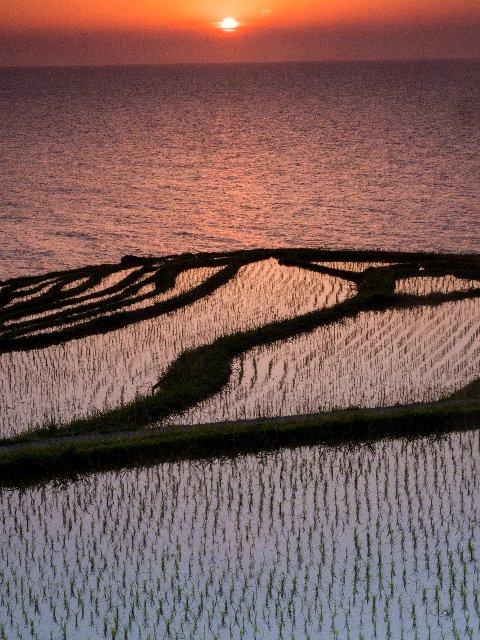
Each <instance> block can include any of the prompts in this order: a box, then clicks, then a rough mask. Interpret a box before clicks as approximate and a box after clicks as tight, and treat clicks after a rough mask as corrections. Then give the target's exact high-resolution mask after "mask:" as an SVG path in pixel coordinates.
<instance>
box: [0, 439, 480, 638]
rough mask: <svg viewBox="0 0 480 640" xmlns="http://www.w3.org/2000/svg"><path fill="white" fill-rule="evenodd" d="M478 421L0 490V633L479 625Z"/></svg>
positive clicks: (420, 631)
mask: <svg viewBox="0 0 480 640" xmlns="http://www.w3.org/2000/svg"><path fill="white" fill-rule="evenodd" d="M479 453H480V435H479V431H471V432H466V433H462V434H455V433H454V434H451V435H449V436H448V437H446V438H443V439H440V440H431V439H417V440H413V441H403V440H393V441H382V442H378V443H376V444H373V445H371V446H370V447H364V446H358V447H345V446H343V447H338V448H326V447H313V448H299V449H295V450H281V451H278V452H276V453H271V454H268V455H259V456H253V455H249V456H241V457H237V458H235V459H231V460H227V459H222V460H216V459H213V460H202V461H187V462H182V463H171V464H162V465H159V466H155V467H151V468H148V469H137V470H131V471H122V472H115V473H114V472H109V473H101V474H95V475H91V476H86V477H83V478H80V479H78V480H77V481H75V482H64V483H57V482H54V483H50V484H46V485H43V486H39V487H33V488H28V489H24V490H11V491H7V490H0V514H1V515H0V539H1V540H2V544H1V545H0V637H1V638H8V639H10V638H15V639H17V640H27V639H28V640H30V639H32V638H41V639H42V640H49V639H51V640H57V639H61V638H67V639H71V638H98V639H100V638H106V639H107V638H108V639H109V640H111V639H114V640H115V639H119V638H122V639H123V638H128V639H129V640H135V639H139V640H147V639H151V640H153V639H154V638H155V639H156V638H177V639H181V638H198V639H199V640H201V639H205V640H206V639H208V640H210V639H212V638H218V639H219V640H227V639H231V638H235V639H237V638H242V637H243V638H255V639H256V640H262V639H269V640H270V639H279V638H285V639H290V638H303V639H305V640H307V639H309V638H310V639H314V638H315V639H319V638H322V639H323V638H331V639H333V640H334V639H338V640H359V638H365V639H368V640H373V639H378V640H388V639H395V640H400V639H403V640H415V639H417V638H418V639H428V638H445V639H448V640H450V639H452V640H455V639H459V638H460V639H462V640H463V639H471V640H473V639H475V638H478V637H479V636H480V595H479V590H480V557H479V545H480V537H479V527H478V522H479V519H480V503H479V500H478V494H479V490H480V485H479V483H480V467H479V465H480V455H479Z"/></svg>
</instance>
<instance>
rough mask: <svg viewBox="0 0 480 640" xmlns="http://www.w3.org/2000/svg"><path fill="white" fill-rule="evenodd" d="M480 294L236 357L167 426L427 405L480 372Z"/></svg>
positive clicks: (345, 324)
mask: <svg viewBox="0 0 480 640" xmlns="http://www.w3.org/2000/svg"><path fill="white" fill-rule="evenodd" d="M479 318H480V299H479V298H474V299H467V300H461V301H456V302H447V303H445V304H442V305H438V306H431V307H429V306H425V307H417V308H412V309H391V310H388V311H385V312H381V313H378V312H377V313H375V312H368V313H361V314H359V315H358V316H356V317H354V318H348V319H346V320H343V321H341V322H338V323H335V324H330V325H326V326H322V327H319V328H318V329H316V330H315V331H311V332H309V333H303V334H301V335H299V336H297V337H295V338H292V339H290V340H288V341H281V342H275V343H274V344H272V345H268V346H261V347H256V348H255V349H252V350H251V351H248V352H247V353H244V354H242V356H240V357H238V358H236V359H235V360H234V362H233V373H232V376H231V378H230V381H229V384H228V386H227V387H225V388H224V389H222V391H221V392H220V393H218V394H216V395H214V396H213V397H211V398H209V399H208V400H205V401H204V402H201V403H200V404H198V405H197V406H194V407H192V408H191V409H190V410H188V411H187V412H185V413H184V414H181V415H176V416H172V417H171V418H170V419H169V422H171V423H179V422H180V423H190V424H199V423H208V422H218V421H223V420H237V419H244V418H256V417H260V416H289V415H303V414H308V413H316V412H319V411H325V410H331V409H344V408H346V407H351V406H357V407H379V406H389V405H394V404H397V403H400V404H408V403H413V402H432V401H436V400H440V399H441V398H443V397H445V396H447V395H448V394H450V393H452V392H453V391H455V390H456V389H459V388H461V387H463V386H464V385H466V384H468V383H469V382H471V381H472V380H474V379H475V378H477V377H478V376H479V371H480V322H479Z"/></svg>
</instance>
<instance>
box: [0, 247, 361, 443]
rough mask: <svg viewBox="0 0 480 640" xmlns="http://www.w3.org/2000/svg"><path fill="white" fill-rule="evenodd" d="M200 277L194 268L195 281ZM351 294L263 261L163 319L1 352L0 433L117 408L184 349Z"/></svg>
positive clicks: (322, 278) (187, 278) (337, 282)
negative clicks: (29, 348)
mask: <svg viewBox="0 0 480 640" xmlns="http://www.w3.org/2000/svg"><path fill="white" fill-rule="evenodd" d="M204 271H205V270H199V273H200V272H201V274H202V278H203V277H206V274H205V273H204ZM210 271H212V269H210ZM192 274H193V275H192ZM197 276H198V274H197V275H195V274H194V270H190V271H187V272H185V274H184V275H182V276H180V277H179V278H178V279H177V285H176V286H177V288H178V286H181V288H182V290H186V289H188V288H189V286H193V285H194V284H198V277H197ZM354 292H355V287H354V285H352V284H351V283H348V282H346V281H344V280H341V279H339V278H335V277H331V276H328V275H324V274H321V273H314V272H311V271H307V270H305V269H299V268H297V267H285V266H280V265H279V264H278V262H277V261H276V260H273V259H271V260H264V261H260V262H256V263H252V264H249V265H246V266H244V267H242V268H241V269H240V271H239V273H238V275H237V276H236V277H235V278H234V279H233V280H231V281H230V282H228V283H227V284H225V285H224V286H222V287H220V288H219V289H218V290H216V291H215V292H213V293H212V294H211V295H209V296H207V297H205V298H203V299H201V300H199V301H197V302H195V303H193V304H191V305H188V306H186V307H184V308H181V309H179V310H177V311H174V312H172V313H169V314H166V315H164V316H160V317H157V318H154V319H151V320H146V321H143V322H139V323H136V324H132V325H130V326H128V327H126V328H124V329H120V330H117V331H112V332H110V333H106V334H103V335H95V336H90V337H87V338H83V339H80V340H72V341H70V342H66V343H64V344H60V345H58V346H53V347H49V348H46V349H39V350H32V351H27V352H17V353H7V354H3V355H1V356H0V366H1V368H2V374H3V375H2V376H1V378H0V415H1V421H2V427H1V431H0V433H1V435H3V436H5V435H8V434H10V433H13V432H16V431H17V432H18V431H22V430H25V428H27V427H28V426H34V425H39V424H42V423H44V422H46V421H48V420H51V419H53V418H54V419H56V420H57V421H67V420H71V419H73V418H74V417H78V416H84V415H87V414H91V413H93V412H95V411H102V410H104V409H107V408H112V407H117V406H119V405H121V404H123V403H125V402H129V401H131V400H133V399H134V398H135V397H136V396H137V395H139V394H140V395H143V394H148V393H150V392H151V389H152V386H153V385H154V384H156V383H157V382H158V380H159V378H160V377H161V375H162V374H163V373H164V371H165V369H166V367H167V366H168V365H169V364H170V363H171V362H172V361H173V360H174V359H175V358H176V357H178V356H179V355H180V353H182V352H183V351H185V350H186V349H191V348H194V347H197V346H200V345H201V344H206V343H210V342H213V341H214V340H215V339H216V338H218V337H220V336H223V335H226V334H231V333H235V332H236V331H243V330H246V329H252V328H255V327H259V326H262V325H264V324H267V323H269V322H273V321H275V320H281V319H285V318H291V317H294V316H297V315H301V314H303V313H307V312H308V311H312V310H314V309H320V308H322V307H325V306H332V305H334V304H336V303H337V302H341V301H342V300H345V299H346V298H347V297H349V296H351V295H353V294H354ZM177 293H178V291H177ZM170 294H171V291H170ZM166 295H169V294H166ZM27 399H28V400H27Z"/></svg>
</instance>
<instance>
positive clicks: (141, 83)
mask: <svg viewBox="0 0 480 640" xmlns="http://www.w3.org/2000/svg"><path fill="white" fill-rule="evenodd" d="M0 195H1V198H0V278H7V277H11V276H16V275H24V274H37V273H42V272H45V271H49V270H53V269H58V268H62V269H63V268H69V267H76V266H81V265H85V264H91V263H99V262H116V261H118V260H119V259H120V258H121V256H122V255H124V254H126V253H136V254H142V255H149V254H154V255H157V254H165V253H178V252H184V251H203V250H215V251H217V250H222V251H224V250H232V249H237V248H249V247H272V246H303V247H307V246H308V247H326V248H343V247H349V248H359V249H367V248H368V249H369V248H382V249H401V250H422V249H425V250H435V251H448V252H463V251H465V252H480V232H479V229H480V61H462V62H440V61H439V62H408V63H407V62H402V63H335V64H332V63H329V64H317V63H311V64H310V63H309V64H304V63H302V64H277V65H258V64H255V65H248V64H246V65H228V66H227V65H225V66H222V65H211V66H203V65H199V66H195V65H192V66H164V67H162V66H158V67H110V68H69V69H3V70H0Z"/></svg>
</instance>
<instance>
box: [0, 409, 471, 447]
mask: <svg viewBox="0 0 480 640" xmlns="http://www.w3.org/2000/svg"><path fill="white" fill-rule="evenodd" d="M471 403H472V400H442V401H439V402H418V403H413V404H407V405H393V406H388V407H371V408H362V409H357V408H355V409H353V408H350V409H342V410H336V411H324V412H320V413H310V414H304V415H294V416H279V417H275V416H273V417H268V418H251V419H248V420H236V421H231V422H217V423H210V424H193V425H190V424H178V425H160V426H157V427H152V428H149V429H132V430H128V431H115V432H111V433H90V434H84V435H66V436H57V437H51V438H44V439H41V440H32V441H30V442H19V443H14V444H8V445H0V455H2V454H3V453H14V452H17V451H24V450H28V449H43V448H48V447H54V446H58V445H67V446H68V445H75V444H82V443H85V442H98V443H108V442H114V441H115V440H132V441H134V440H135V439H141V438H144V437H145V436H152V435H156V434H158V435H162V434H167V433H170V434H175V433H193V432H195V431H197V430H198V429H201V428H202V427H206V426H208V427H209V428H218V429H220V428H225V427H232V428H233V427H235V426H253V425H256V424H257V425H268V424H269V423H273V424H278V423H279V422H280V423H285V422H293V423H295V422H303V421H305V420H319V422H321V421H323V420H331V419H335V418H341V417H342V416H345V415H346V414H347V413H348V414H351V413H352V412H353V411H354V412H355V415H359V416H362V415H369V414H373V415H375V416H382V415H385V416H387V415H392V414H395V413H405V412H407V413H408V412H410V413H412V414H415V413H417V412H418V411H422V410H424V409H434V408H439V409H440V408H442V407H447V406H448V407H456V406H468V405H470V404H471ZM479 426H480V425H479Z"/></svg>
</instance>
